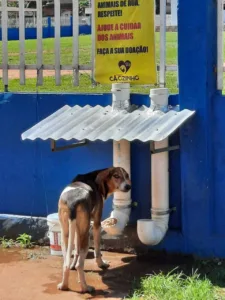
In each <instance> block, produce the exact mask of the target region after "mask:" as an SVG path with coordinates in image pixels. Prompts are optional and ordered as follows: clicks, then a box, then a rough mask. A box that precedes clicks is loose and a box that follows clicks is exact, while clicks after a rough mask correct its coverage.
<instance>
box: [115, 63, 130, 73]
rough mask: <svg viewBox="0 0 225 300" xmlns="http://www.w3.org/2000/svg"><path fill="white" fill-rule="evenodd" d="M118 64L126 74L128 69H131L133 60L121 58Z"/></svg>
mask: <svg viewBox="0 0 225 300" xmlns="http://www.w3.org/2000/svg"><path fill="white" fill-rule="evenodd" d="M118 66H119V68H120V70H121V71H122V72H123V73H124V74H126V73H127V71H128V70H129V69H130V67H131V62H130V61H129V60H126V61H123V60H120V61H119V63H118Z"/></svg>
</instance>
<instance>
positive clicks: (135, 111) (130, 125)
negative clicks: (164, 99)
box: [22, 105, 195, 142]
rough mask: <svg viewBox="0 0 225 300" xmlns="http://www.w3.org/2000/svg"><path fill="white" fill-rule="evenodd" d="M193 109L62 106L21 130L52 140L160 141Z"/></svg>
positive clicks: (25, 135)
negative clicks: (124, 109) (123, 109)
mask: <svg viewBox="0 0 225 300" xmlns="http://www.w3.org/2000/svg"><path fill="white" fill-rule="evenodd" d="M194 113H195V112H194V111H190V110H188V109H184V110H182V111H180V112H179V111H175V110H169V111H168V112H166V113H164V112H162V111H158V110H156V111H152V109H150V108H149V107H146V106H140V107H136V106H134V105H132V106H131V110H130V112H126V111H122V112H121V111H120V112H118V111H113V110H112V107H111V106H107V107H102V106H99V105H98V106H95V107H91V106H85V107H80V106H77V105H76V106H74V107H70V106H68V105H65V106H63V107H62V108H61V109H59V110H57V111H56V112H55V113H53V114H52V115H50V116H49V117H47V118H46V119H44V120H43V121H41V122H39V123H38V124H36V125H35V126H33V127H32V128H30V129H29V130H27V131H25V132H24V133H23V134H22V139H23V140H26V139H29V140H35V139H38V138H39V139H42V140H47V139H53V140H59V139H64V140H71V139H76V140H84V139H87V140H90V141H95V140H101V141H107V140H116V141H119V140H121V139H125V140H128V141H133V140H140V141H142V142H146V141H161V140H163V139H165V138H167V137H168V136H169V135H170V134H171V133H173V132H174V131H175V130H176V129H178V128H179V127H180V126H181V125H182V124H183V123H184V122H185V121H186V120H187V119H188V118H190V117H191V116H192V115H193V114H194Z"/></svg>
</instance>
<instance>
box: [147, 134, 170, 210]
mask: <svg viewBox="0 0 225 300" xmlns="http://www.w3.org/2000/svg"><path fill="white" fill-rule="evenodd" d="M167 147H168V138H167V139H165V140H163V141H161V142H155V149H163V148H167ZM168 157H169V155H168V151H165V152H161V153H156V154H152V155H151V174H152V176H151V184H152V187H151V191H152V209H153V210H168V209H169V192H168V191H169V176H168V174H169V173H168V172H169V160H168Z"/></svg>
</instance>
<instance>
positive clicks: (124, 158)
mask: <svg viewBox="0 0 225 300" xmlns="http://www.w3.org/2000/svg"><path fill="white" fill-rule="evenodd" d="M111 91H112V109H113V111H127V110H128V109H129V107H130V84H129V83H116V84H113V85H112V90H111ZM113 166H114V167H121V168H124V169H125V170H126V171H127V173H128V174H129V176H130V173H131V171H130V142H128V141H126V140H121V141H113ZM130 211H131V193H130V192H128V193H123V192H115V193H114V197H113V211H112V212H111V215H110V217H109V218H108V219H106V220H104V221H103V222H102V228H103V230H104V231H105V232H106V233H108V234H110V235H121V234H122V233H123V230H124V228H125V226H126V225H127V223H128V221H129V217H130Z"/></svg>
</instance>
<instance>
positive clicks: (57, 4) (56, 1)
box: [54, 0, 61, 85]
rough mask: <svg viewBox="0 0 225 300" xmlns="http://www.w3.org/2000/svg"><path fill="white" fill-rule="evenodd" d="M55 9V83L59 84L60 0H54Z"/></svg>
mask: <svg viewBox="0 0 225 300" xmlns="http://www.w3.org/2000/svg"><path fill="white" fill-rule="evenodd" d="M54 4H55V5H54V10H55V83H56V85H60V84H61V73H60V29H61V24H60V20H61V19H60V0H54Z"/></svg>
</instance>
